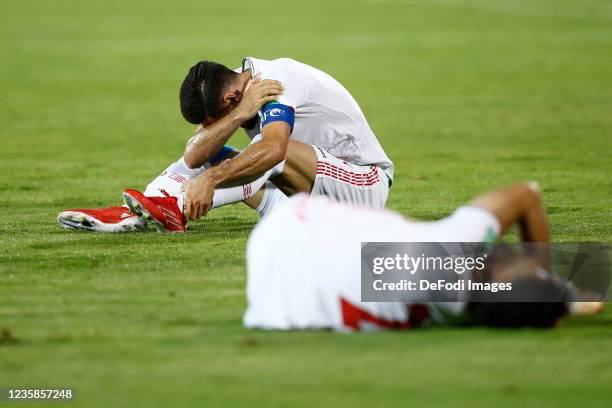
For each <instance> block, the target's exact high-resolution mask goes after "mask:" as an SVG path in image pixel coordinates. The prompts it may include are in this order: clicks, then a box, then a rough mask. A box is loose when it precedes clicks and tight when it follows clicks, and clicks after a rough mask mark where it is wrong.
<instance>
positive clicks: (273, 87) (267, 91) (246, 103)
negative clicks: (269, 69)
mask: <svg viewBox="0 0 612 408" xmlns="http://www.w3.org/2000/svg"><path fill="white" fill-rule="evenodd" d="M282 93H283V85H282V84H281V83H280V82H278V81H275V80H273V79H264V80H259V79H251V80H249V83H248V84H247V86H246V88H244V95H243V96H242V99H241V100H240V103H239V104H238V106H237V107H236V113H237V114H238V115H239V116H240V117H241V118H242V119H243V120H245V121H246V120H249V119H251V118H252V117H253V116H255V114H256V113H257V111H258V110H259V109H261V107H262V106H263V105H265V104H266V103H268V102H271V101H273V100H275V99H276V98H278V97H279V96H280V95H282Z"/></svg>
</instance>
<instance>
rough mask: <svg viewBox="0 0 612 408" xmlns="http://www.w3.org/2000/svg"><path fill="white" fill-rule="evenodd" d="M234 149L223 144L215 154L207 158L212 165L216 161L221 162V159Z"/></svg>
mask: <svg viewBox="0 0 612 408" xmlns="http://www.w3.org/2000/svg"><path fill="white" fill-rule="evenodd" d="M235 151H236V149H234V148H233V147H231V146H223V147H222V148H221V150H219V152H218V153H217V154H215V156H214V157H213V158H212V159H210V160H209V163H210V165H211V166H214V165H215V164H217V163H221V162H222V161H223V160H225V159H227V158H228V156H229V155H230V154H232V153H234V152H235Z"/></svg>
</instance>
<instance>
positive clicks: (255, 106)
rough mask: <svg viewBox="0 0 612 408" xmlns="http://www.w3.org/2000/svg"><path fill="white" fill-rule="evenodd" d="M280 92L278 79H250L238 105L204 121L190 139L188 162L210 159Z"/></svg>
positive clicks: (191, 164)
mask: <svg viewBox="0 0 612 408" xmlns="http://www.w3.org/2000/svg"><path fill="white" fill-rule="evenodd" d="M281 93H282V85H281V83H280V82H278V81H274V80H263V81H258V80H252V81H250V82H249V84H248V85H247V87H246V88H245V90H244V95H243V97H242V99H241V100H240V103H239V104H238V106H237V107H236V109H234V110H232V111H231V112H230V113H229V114H227V115H225V116H224V117H222V118H221V119H219V120H217V121H209V122H206V123H204V124H202V125H201V126H200V127H198V129H197V130H196V132H195V134H194V135H193V136H192V137H191V138H190V139H189V141H188V142H187V147H186V148H185V153H184V155H183V157H184V159H185V163H186V164H187V166H189V167H190V168H192V169H193V168H197V167H200V166H202V165H203V164H204V163H206V162H208V161H210V159H211V158H213V157H214V156H215V155H216V154H217V152H219V151H220V150H221V148H223V146H224V145H225V144H226V143H227V141H228V140H229V139H230V137H232V135H233V134H234V133H235V132H236V130H237V129H238V128H239V127H240V125H242V124H243V123H244V122H246V121H248V120H249V119H251V118H252V117H253V116H255V115H256V114H257V111H259V109H260V108H261V107H262V106H263V105H264V104H266V103H268V102H270V101H272V100H274V99H275V98H277V97H278V96H279V95H280V94H281Z"/></svg>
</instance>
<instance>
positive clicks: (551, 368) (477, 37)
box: [0, 0, 612, 408]
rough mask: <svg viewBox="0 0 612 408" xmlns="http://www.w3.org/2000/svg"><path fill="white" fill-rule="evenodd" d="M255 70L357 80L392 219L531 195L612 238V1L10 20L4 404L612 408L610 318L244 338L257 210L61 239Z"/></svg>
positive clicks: (3, 7) (203, 7)
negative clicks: (67, 390)
mask: <svg viewBox="0 0 612 408" xmlns="http://www.w3.org/2000/svg"><path fill="white" fill-rule="evenodd" d="M246 55H253V56H256V57H259V58H274V57H280V56H290V57H293V58H296V59H299V60H303V61H305V62H308V63H310V64H312V65H314V66H317V67H319V68H321V69H323V70H325V71H327V72H329V73H331V74H332V75H334V76H335V77H336V78H338V79H339V80H340V81H341V82H343V83H344V84H345V85H346V87H347V88H348V89H349V90H350V91H351V92H352V93H353V94H354V95H355V97H356V99H357V100H358V101H359V102H360V104H361V106H362V108H363V110H364V112H365V113H366V116H367V117H368V118H369V120H370V123H371V125H372V127H373V129H374V131H375V132H376V133H377V134H378V136H379V138H380V140H381V142H382V144H383V145H384V146H385V148H386V150H387V151H388V152H389V154H390V156H391V158H392V159H393V160H394V161H395V163H396V180H395V184H394V186H393V189H392V190H391V196H390V201H389V206H390V207H391V208H393V209H395V210H398V211H401V212H403V213H406V214H409V215H411V216H413V217H419V218H424V219H434V218H436V217H441V216H444V215H445V214H447V213H449V212H450V211H451V210H452V209H453V208H454V207H456V206H457V205H459V204H461V203H462V202H464V201H465V200H467V199H468V198H470V197H471V196H473V195H475V194H477V193H479V192H481V191H483V190H486V189H488V188H490V187H493V186H497V185H500V184H504V183H510V182H515V181H519V180H525V179H535V180H538V181H540V183H541V184H542V186H543V187H544V199H545V204H546V206H547V209H548V212H549V214H550V219H551V223H552V234H553V239H554V241H561V242H563V241H566V242H567V241H569V242H571V241H605V242H610V241H612V235H611V227H612V211H611V203H612V178H611V171H612V165H611V156H612V155H611V153H612V115H611V114H610V113H611V112H612V2H610V1H603V0H588V1H586V0H581V1H575V0H558V1H555V0H549V1H534V0H516V1H502V0H495V1H493V0H491V1H488V0H472V1H468V0H436V1H433V0H432V1H427V0H416V1H399V0H398V1H393V0H369V1H349V0H343V1H308V2H301V3H295V2H287V1H284V2H282V1H276V0H274V1H267V2H262V3H255V2H248V1H232V2H222V1H218V2H212V1H208V0H200V1H191V2H163V1H159V0H157V1H151V0H150V1H130V2H123V1H105V2H77V1H65V0H60V1H43V0H39V1H25V0H24V1H14V2H9V1H3V2H1V3H0V107H1V109H0V124H1V126H0V330H1V331H0V387H2V386H23V387H40V386H72V387H74V388H75V390H76V400H75V402H74V403H73V405H71V406H83V407H109V406H112V407H116V408H118V407H137V406H141V407H169V406H228V407H231V406H254V405H255V404H260V405H262V406H279V407H280V406H282V407H285V406H321V405H333V406H338V407H344V406H346V407H349V406H350V407H355V406H364V407H365V406H379V405H383V404H389V405H391V404H395V405H402V406H414V407H421V406H431V405H438V406H451V405H452V406H466V407H477V406H482V407H490V406H498V407H517V406H521V407H527V406H533V407H542V406H555V407H577V406H589V407H595V406H601V407H609V406H610V401H611V400H612V387H611V384H612V307H608V310H606V311H604V313H603V314H601V315H599V316H596V317H593V318H589V319H583V320H569V321H567V322H566V325H565V327H563V328H562V329H559V330H551V331H533V330H520V331H503V330H487V329H469V330H462V329H431V330H422V331H414V332H403V333H377V334H359V335H346V334H336V333H328V332H310V333H299V332H290V333H266V332H260V331H247V330H245V329H243V328H242V326H241V317H242V313H243V311H244V308H245V293H244V285H245V267H244V247H245V242H246V239H247V236H248V234H249V231H250V230H251V229H252V227H253V225H254V224H255V222H256V221H257V217H256V215H255V214H254V212H252V211H250V210H249V209H247V208H246V207H245V206H243V205H236V206H231V207H226V208H223V209H221V210H217V211H214V212H213V213H211V214H210V215H209V216H208V217H207V218H206V219H204V220H203V221H199V222H197V223H194V224H193V225H192V226H191V228H190V231H189V233H187V234H185V235H160V234H157V233H146V234H122V235H101V234H93V233H74V232H68V231H64V230H62V229H60V228H59V227H58V226H57V224H56V221H55V217H56V214H57V213H58V212H59V211H61V210H63V209H66V208H72V207H99V206H106V205H110V204H116V203H119V202H120V197H121V196H120V194H121V191H122V190H123V189H124V188H127V187H133V188H142V187H144V186H145V185H146V184H147V182H148V181H149V180H150V179H152V177H154V176H155V175H157V174H158V173H159V172H160V171H161V170H162V169H163V168H165V167H166V165H167V164H169V163H170V162H172V161H174V160H176V158H177V157H179V155H180V154H181V153H182V149H183V146H184V142H185V141H186V139H187V137H188V136H189V135H190V132H191V131H192V127H191V126H189V125H188V124H186V123H185V122H184V121H183V119H182V117H181V115H180V112H179V109H178V87H179V85H180V83H181V81H182V79H183V77H184V75H185V73H186V71H187V69H188V67H189V66H190V65H192V64H193V63H194V62H196V61H197V60H198V59H200V58H209V59H214V60H218V61H219V62H223V63H226V64H228V65H230V66H237V65H239V64H240V61H241V58H242V57H243V56H246ZM235 139H236V140H235V142H234V145H236V146H238V147H242V146H244V145H245V144H246V142H247V139H246V137H245V136H244V135H242V134H240V135H237V137H236V138H235ZM508 239H512V238H508ZM608 306H612V305H608ZM41 405H44V404H41ZM28 406H30V405H28ZM32 406H37V404H33V405H32Z"/></svg>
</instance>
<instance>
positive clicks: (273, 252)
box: [244, 183, 602, 330]
mask: <svg viewBox="0 0 612 408" xmlns="http://www.w3.org/2000/svg"><path fill="white" fill-rule="evenodd" d="M513 225H517V226H518V227H519V229H520V235H521V238H522V241H523V242H540V243H547V242H548V241H549V229H548V223H547V219H546V215H545V212H544V209H543V207H542V204H541V200H540V192H539V187H538V186H537V184H536V183H524V184H518V185H515V186H511V187H505V188H501V189H498V190H494V191H491V192H489V193H486V194H484V195H481V196H479V197H477V198H475V199H474V200H472V201H471V202H470V203H469V204H468V205H466V206H462V207H460V208H458V209H457V210H456V211H455V212H454V213H453V214H451V215H450V216H449V217H447V218H444V219H441V220H438V221H433V222H422V221H415V220H410V219H406V218H404V217H402V216H401V215H399V214H397V213H394V212H391V211H387V210H380V209H378V210H375V209H369V208H365V207H361V208H360V207H358V206H347V205H344V204H342V203H338V202H333V201H332V200H329V199H325V198H324V197H312V196H311V197H309V196H307V195H296V196H294V197H292V198H291V199H288V200H286V201H285V202H283V203H281V204H279V205H278V206H277V208H276V209H275V211H274V212H272V213H271V214H270V215H269V216H267V217H265V218H263V219H262V220H261V221H260V222H259V223H258V225H257V226H256V227H255V229H254V230H253V232H252V234H251V236H250V237H249V241H248V246H247V274H248V276H247V297H248V309H247V311H246V313H245V315H244V324H245V326H246V327H249V328H261V329H272V330H288V329H333V330H360V329H407V328H411V327H417V326H421V325H423V324H455V323H464V324H479V325H486V326H498V327H521V326H531V327H552V326H555V325H556V324H558V323H559V322H560V320H561V319H562V318H563V316H565V315H566V314H567V313H568V312H573V313H575V314H591V313H595V312H597V311H599V310H600V309H601V307H602V304H601V303H600V302H575V301H576V300H577V299H578V298H577V297H576V296H575V294H573V293H571V292H572V291H571V290H569V291H568V290H566V289H567V287H566V285H565V283H564V282H563V281H562V280H561V279H559V278H557V277H554V276H552V275H551V274H549V273H547V272H546V271H545V270H544V269H543V267H542V265H543V264H546V262H547V260H546V258H547V257H546V253H545V252H543V251H534V252H533V253H525V254H521V255H519V256H516V257H514V258H513V259H512V260H511V261H509V262H502V263H501V264H494V266H495V267H489V268H485V269H484V270H482V271H474V272H473V275H472V279H473V280H474V281H478V282H512V283H513V286H512V287H513V288H519V289H521V288H522V289H526V290H536V291H537V293H541V294H548V295H550V294H551V293H552V294H554V295H555V296H551V297H548V299H549V300H550V299H558V298H557V297H556V295H557V294H561V293H562V294H563V295H564V296H563V298H559V301H554V302H551V301H546V302H507V301H506V302H500V301H497V302H487V303H485V302H479V301H477V300H478V299H473V298H472V299H469V296H470V295H469V294H468V295H467V296H468V299H467V301H465V302H448V303H444V302H424V301H423V300H419V301H418V302H416V301H415V302H410V301H409V299H408V300H407V301H406V302H363V301H361V275H360V273H361V266H360V261H361V257H360V248H361V245H360V244H361V242H487V241H491V240H493V239H495V238H496V237H497V236H499V235H500V234H502V233H503V232H505V231H507V230H508V229H509V228H510V227H511V226H513ZM432 280H434V281H435V279H432ZM408 296H410V295H408ZM415 296H417V295H415Z"/></svg>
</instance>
